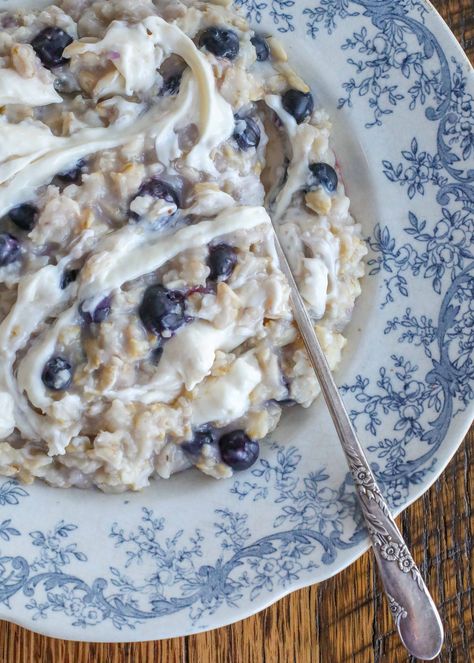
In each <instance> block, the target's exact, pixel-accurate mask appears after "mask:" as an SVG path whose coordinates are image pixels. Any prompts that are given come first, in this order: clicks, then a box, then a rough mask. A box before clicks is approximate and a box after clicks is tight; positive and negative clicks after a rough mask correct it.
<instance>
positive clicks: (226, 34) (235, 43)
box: [199, 26, 240, 60]
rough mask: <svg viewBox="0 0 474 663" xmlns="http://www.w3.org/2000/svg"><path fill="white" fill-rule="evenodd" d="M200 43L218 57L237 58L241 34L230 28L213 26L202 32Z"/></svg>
mask: <svg viewBox="0 0 474 663" xmlns="http://www.w3.org/2000/svg"><path fill="white" fill-rule="evenodd" d="M199 45H200V46H204V47H205V48H207V50H208V51H209V52H210V53H213V55H215V56H216V57H218V58H227V59H228V60H235V58H236V57H237V55H238V54H239V50H240V42H239V36H238V35H237V33H236V32H234V31H233V30H229V29H228V28H219V27H217V26H211V27H210V28H206V30H204V32H202V33H201V36H200V38H199Z"/></svg>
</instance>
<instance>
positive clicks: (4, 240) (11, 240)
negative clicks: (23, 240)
mask: <svg viewBox="0 0 474 663" xmlns="http://www.w3.org/2000/svg"><path fill="white" fill-rule="evenodd" d="M20 254H21V246H20V242H19V241H18V240H17V238H16V237H15V236H14V235H10V233H0V267H4V266H5V265H10V264H11V263H12V262H15V260H18V258H19V257H20Z"/></svg>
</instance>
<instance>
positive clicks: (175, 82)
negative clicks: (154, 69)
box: [160, 73, 183, 96]
mask: <svg viewBox="0 0 474 663" xmlns="http://www.w3.org/2000/svg"><path fill="white" fill-rule="evenodd" d="M182 77H183V74H182V73H180V74H173V75H172V76H168V77H167V78H164V79H163V85H162V87H161V90H160V94H162V95H167V96H172V95H174V94H178V92H179V88H180V87H181V79H182Z"/></svg>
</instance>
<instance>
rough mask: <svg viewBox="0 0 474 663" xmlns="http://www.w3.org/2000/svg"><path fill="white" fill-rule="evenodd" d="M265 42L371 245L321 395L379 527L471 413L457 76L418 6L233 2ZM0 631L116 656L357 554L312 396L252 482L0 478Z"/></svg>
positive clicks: (349, 492) (227, 618)
mask: <svg viewBox="0 0 474 663" xmlns="http://www.w3.org/2000/svg"><path fill="white" fill-rule="evenodd" d="M236 5H237V6H239V7H240V8H241V10H242V11H243V12H244V13H247V15H248V17H249V18H250V20H251V21H252V22H253V23H254V24H256V25H258V26H259V29H260V30H261V31H263V32H266V33H280V34H279V36H280V38H281V40H282V41H283V42H284V44H285V46H286V47H287V49H288V52H289V54H290V58H291V61H292V63H293V64H294V66H295V68H296V69H297V70H298V71H299V72H301V73H302V74H303V76H304V77H305V78H306V80H307V81H309V82H310V83H311V84H312V86H313V90H314V93H315V96H316V98H317V100H318V102H319V103H320V104H321V105H323V106H324V107H326V108H327V109H328V110H329V111H330V112H331V114H332V116H333V120H334V126H335V129H334V135H335V147H336V151H337V154H338V158H339V161H340V164H341V166H342V170H343V173H344V178H345V181H346V185H347V189H348V191H349V195H350V197H351V199H352V208H353V212H354V213H355V215H356V216H357V218H358V219H359V221H360V222H361V223H362V225H363V228H364V232H365V235H366V236H367V237H368V242H369V246H370V254H369V257H368V272H369V275H368V277H367V278H366V279H365V282H364V284H363V294H362V296H361V298H360V299H359V302H358V305H357V309H356V312H355V316H354V319H353V321H352V323H351V327H350V330H349V344H348V351H347V352H346V355H345V359H344V362H343V366H342V367H341V369H340V371H339V372H338V381H339V384H340V385H341V389H342V391H343V393H344V395H345V399H346V401H347V404H348V407H349V410H350V412H351V416H352V418H353V421H354V423H355V424H356V426H357V430H358V431H359V434H360V437H361V440H362V442H363V443H364V446H365V448H366V449H367V452H368V455H369V458H370V460H371V462H372V466H373V468H374V470H375V473H376V475H377V477H378V479H379V481H380V484H381V486H382V487H383V490H384V493H385V495H386V497H387V499H388V500H389V501H390V504H391V506H392V507H393V509H394V511H395V512H399V511H400V510H401V509H402V508H404V507H405V506H407V504H409V503H410V502H412V501H413V500H415V499H416V498H418V497H419V496H420V495H421V494H422V493H423V492H424V491H426V490H427V488H428V487H429V486H430V485H431V484H432V483H433V481H434V480H435V479H436V478H437V477H438V475H439V474H440V472H441V471H442V470H443V468H444V467H445V466H446V464H447V463H448V461H449V459H450V458H451V457H452V455H453V454H454V452H455V451H456V448H457V447H458V445H459V443H460V441H461V440H462V438H463V435H464V434H465V432H466V430H467V428H468V425H469V423H470V421H471V418H472V414H473V397H474V366H473V357H472V350H473V347H474V308H473V294H474V293H473V290H474V268H473V265H474V256H473V235H474V99H473V97H474V80H473V72H472V70H471V69H470V66H469V63H468V62H467V60H466V59H465V57H464V55H463V53H462V51H461V49H460V48H459V46H458V45H457V43H456V41H455V39H454V37H453V36H452V35H451V33H450V32H449V30H448V29H447V27H446V26H445V24H444V23H443V22H442V21H441V19H440V18H439V16H438V15H437V14H436V12H435V11H434V10H433V9H432V8H431V7H430V6H428V5H427V4H426V3H425V2H420V1H418V0H386V1H383V0H377V1H375V0H237V1H236ZM0 505H1V506H0V508H1V514H0V544H1V548H0V602H1V607H0V617H1V618H3V619H7V620H10V621H14V622H17V623H19V624H22V625H24V626H27V627H28V628H31V629H33V630H35V631H40V632H41V633H45V634H48V635H53V636H56V637H61V638H70V639H79V640H92V641H130V640H146V639H156V638H165V637H171V636H178V635H185V634H188V633H195V632H198V631H202V630H205V629H209V628H214V627H217V626H222V625H224V624H228V623H229V622H233V621H236V620H238V619H242V618H243V617H246V616H248V615H250V614H252V613H254V612H257V611H258V610H261V609H262V608H264V607H265V606H267V605H268V604H270V603H272V602H273V601H276V600H277V599H278V598H280V597H281V596H283V595H284V594H286V593H288V592H290V591H293V590H295V589H297V588H299V587H303V586H305V585H309V584H312V583H316V582H320V581H321V580H324V579H326V578H328V577H329V576H331V575H333V574H335V573H337V572H338V571H340V570H341V569H342V568H344V567H345V566H347V565H348V564H350V563H351V562H352V561H353V560H354V559H356V557H358V556H359V555H360V554H361V553H362V552H363V551H364V550H365V549H366V548H367V539H366V536H365V533H364V530H363V529H362V527H361V521H360V515H359V512H358V510H357V506H356V501H355V496H354V491H353V488H352V485H351V481H350V480H349V479H348V476H347V466H346V463H345V461H344V458H343V455H342V451H341V450H340V447H339V444H338V441H337V439H336V436H335V434H334V431H333V428H332V425H331V423H330V421H329V418H328V415H327V413H326V411H325V407H324V404H323V403H322V401H321V400H320V401H319V402H317V403H316V405H315V406H314V407H313V408H311V409H310V410H309V411H304V410H302V409H293V410H290V412H289V413H288V415H287V416H286V418H285V419H284V422H283V423H282V425H281V426H280V427H279V428H278V430H277V431H276V433H275V435H274V436H273V442H272V443H268V444H267V445H264V448H263V452H262V457H261V460H259V462H258V464H257V465H256V466H254V467H253V469H252V470H250V471H248V472H246V473H244V474H240V475H237V476H236V477H235V479H232V480H230V481H227V482H225V481H222V482H216V481H213V480H211V479H208V478H206V477H205V476H203V475H201V474H198V473H197V472H196V473H194V472H186V473H183V474H181V475H180V476H177V477H175V478H173V479H172V480H171V481H169V482H165V481H159V482H155V483H154V484H153V485H152V486H151V487H150V488H149V489H148V490H146V491H145V492H143V493H140V494H130V495H121V496H111V495H102V494H99V493H98V492H80V491H75V490H69V491H64V492H62V491H60V490H57V489H52V488H47V487H46V486H43V485H41V484H37V485H33V486H28V487H26V488H25V487H22V486H21V485H19V484H17V483H15V482H13V481H11V480H6V479H3V480H2V481H0Z"/></svg>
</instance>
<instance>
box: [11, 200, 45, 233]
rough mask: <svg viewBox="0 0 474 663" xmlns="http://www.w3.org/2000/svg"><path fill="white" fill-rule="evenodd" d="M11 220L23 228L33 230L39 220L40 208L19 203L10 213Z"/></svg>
mask: <svg viewBox="0 0 474 663" xmlns="http://www.w3.org/2000/svg"><path fill="white" fill-rule="evenodd" d="M8 216H9V217H10V219H11V221H13V223H14V224H15V225H16V226H18V228H21V229H22V230H28V231H30V230H33V228H34V227H35V225H36V221H37V220H38V208H37V207H35V206H34V205H28V204H27V203H25V204H24V205H19V206H18V207H14V208H13V209H11V210H10V212H9V213H8Z"/></svg>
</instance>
